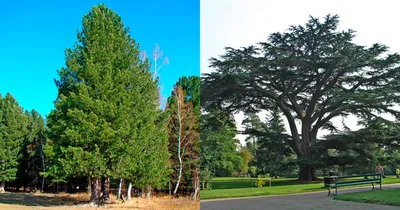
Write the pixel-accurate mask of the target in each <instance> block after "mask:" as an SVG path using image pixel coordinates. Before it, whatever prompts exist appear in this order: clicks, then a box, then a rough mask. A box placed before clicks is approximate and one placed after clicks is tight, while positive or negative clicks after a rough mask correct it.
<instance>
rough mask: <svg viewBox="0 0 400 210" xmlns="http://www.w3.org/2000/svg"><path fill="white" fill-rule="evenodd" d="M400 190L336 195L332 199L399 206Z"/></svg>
mask: <svg viewBox="0 0 400 210" xmlns="http://www.w3.org/2000/svg"><path fill="white" fill-rule="evenodd" d="M399 195H400V189H390V190H382V191H380V190H378V191H365V192H359V193H351V194H343V195H338V196H336V197H335V198H334V199H337V200H344V201H353V202H362V203H377V204H384V205H392V206H400V196H399Z"/></svg>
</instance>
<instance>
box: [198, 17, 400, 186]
mask: <svg viewBox="0 0 400 210" xmlns="http://www.w3.org/2000/svg"><path fill="white" fill-rule="evenodd" d="M338 24H339V17H338V16H336V15H334V16H332V15H327V16H326V17H325V19H324V21H320V19H318V18H314V17H310V19H309V21H308V22H307V23H306V24H305V25H299V26H291V27H290V28H289V30H288V31H286V32H284V33H279V32H278V33H273V34H272V35H270V36H269V39H268V40H267V41H266V42H261V43H259V44H258V45H257V46H249V47H243V48H240V49H233V48H226V53H225V54H224V55H223V56H221V58H220V59H216V58H212V59H211V67H213V68H214V69H215V70H216V71H215V72H212V73H209V74H205V75H204V78H203V82H202V89H203V91H202V97H201V98H202V100H201V102H202V103H204V105H205V106H207V107H213V106H220V105H222V106H223V107H224V108H225V109H226V110H227V111H228V112H234V111H245V112H258V111H261V110H269V109H271V108H272V107H275V106H278V107H279V109H280V111H281V112H282V113H283V114H284V116H285V118H286V120H287V122H288V124H289V127H290V138H288V141H287V144H288V145H289V146H290V147H291V148H292V149H293V151H294V152H295V154H296V156H297V157H298V165H299V166H300V173H299V179H301V180H314V179H316V178H317V177H316V173H315V172H316V167H317V164H318V161H316V160H318V158H317V157H315V155H314V152H313V145H315V144H316V143H317V141H318V139H317V136H318V132H319V131H320V130H321V129H330V130H332V131H335V130H337V128H336V126H335V125H333V123H332V121H331V120H332V119H333V118H334V117H339V116H343V117H345V116H348V115H350V114H354V115H356V116H358V117H362V116H364V117H373V116H377V114H378V113H390V114H393V115H395V116H398V114H399V112H398V111H395V110H394V109H393V106H394V105H396V104H398V103H399V97H398V91H397V90H398V89H399V83H398V81H399V79H400V78H399V74H400V71H399V62H400V56H399V55H398V54H389V53H388V47H387V46H385V45H382V44H373V45H372V46H371V47H364V46H360V45H357V44H355V43H353V42H352V41H353V38H354V36H355V32H354V31H353V30H347V31H338V30H337V26H338ZM296 120H297V121H298V122H299V123H300V124H301V125H300V127H299V128H297V126H296Z"/></svg>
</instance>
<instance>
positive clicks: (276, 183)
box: [200, 176, 400, 200]
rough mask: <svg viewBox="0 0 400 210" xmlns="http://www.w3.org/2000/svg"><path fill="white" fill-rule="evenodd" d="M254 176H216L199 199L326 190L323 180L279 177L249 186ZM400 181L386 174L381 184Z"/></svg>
mask: <svg viewBox="0 0 400 210" xmlns="http://www.w3.org/2000/svg"><path fill="white" fill-rule="evenodd" d="M252 179H253V180H255V179H256V178H236V177H218V178H214V179H213V181H212V190H202V191H201V192H200V197H201V200H207V199H215V198H233V197H250V196H262V195H285V194H294V193H305V192H318V191H328V190H327V189H326V188H324V187H323V180H320V181H315V182H311V183H304V182H299V181H298V180H296V179H289V178H279V179H272V187H268V186H267V187H263V188H257V187H252V186H251V180H252ZM394 183H400V179H398V178H396V177H395V176H387V177H386V178H385V179H383V184H394ZM365 186H371V185H368V184H367V185H358V186H349V187H341V188H339V189H343V188H353V187H365Z"/></svg>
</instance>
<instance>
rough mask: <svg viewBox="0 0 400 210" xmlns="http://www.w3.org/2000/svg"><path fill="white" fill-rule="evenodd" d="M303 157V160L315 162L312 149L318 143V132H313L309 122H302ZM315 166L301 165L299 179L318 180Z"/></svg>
mask: <svg viewBox="0 0 400 210" xmlns="http://www.w3.org/2000/svg"><path fill="white" fill-rule="evenodd" d="M301 131H302V133H301V137H302V138H301V141H302V148H301V150H302V157H301V159H303V160H313V158H314V157H313V155H312V154H313V151H312V149H311V147H312V145H313V144H315V143H316V138H317V132H311V127H310V123H309V122H308V121H303V122H302V130H301ZM315 170H316V168H315V166H313V165H303V164H302V165H301V166H300V174H299V179H300V180H303V181H312V180H317V176H316V173H315Z"/></svg>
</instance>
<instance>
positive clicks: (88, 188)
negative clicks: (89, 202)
mask: <svg viewBox="0 0 400 210" xmlns="http://www.w3.org/2000/svg"><path fill="white" fill-rule="evenodd" d="M87 192H88V193H92V185H91V180H90V177H88V186H87Z"/></svg>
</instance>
